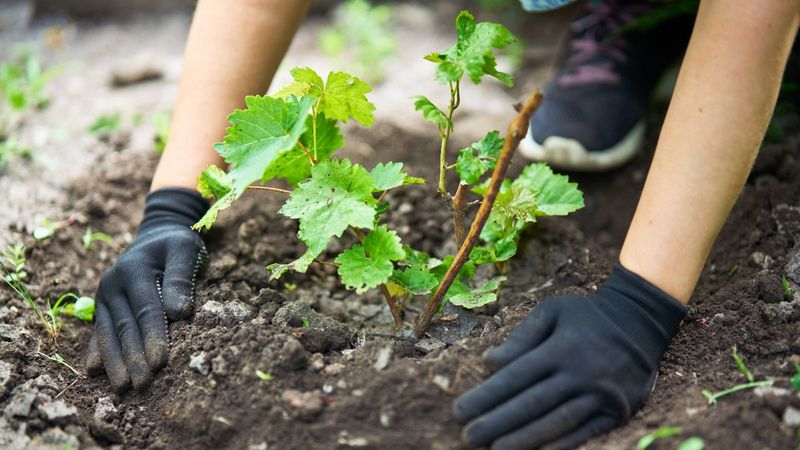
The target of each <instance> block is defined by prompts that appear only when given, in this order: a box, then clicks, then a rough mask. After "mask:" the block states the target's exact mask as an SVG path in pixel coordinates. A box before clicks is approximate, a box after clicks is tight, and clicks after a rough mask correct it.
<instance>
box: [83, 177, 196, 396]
mask: <svg viewBox="0 0 800 450" xmlns="http://www.w3.org/2000/svg"><path fill="white" fill-rule="evenodd" d="M207 209H208V203H207V202H206V200H205V199H203V197H201V196H200V194H198V193H197V192H194V191H190V190H188V189H180V188H164V189H159V190H157V191H154V192H151V193H150V194H149V195H148V196H147V201H146V203H145V210H144V217H143V218H142V223H141V224H140V226H139V233H138V234H137V236H136V239H135V240H134V241H133V243H132V244H131V245H130V246H129V247H128V248H127V249H126V250H125V251H124V252H123V253H122V254H121V255H120V257H119V259H117V262H116V263H115V264H114V266H113V267H111V269H109V270H108V272H106V274H105V275H104V276H103V278H102V280H101V281H100V287H99V288H98V289H97V296H96V307H95V324H94V331H93V332H92V338H91V341H90V343H89V355H88V359H87V365H88V367H89V372H90V373H92V374H99V373H101V372H102V369H103V368H105V372H106V374H107V375H108V379H109V381H110V382H111V385H112V386H113V388H114V389H115V390H116V391H118V392H124V391H126V390H128V389H129V388H130V386H131V385H132V386H133V388H134V389H141V388H143V387H146V386H147V385H148V384H149V383H150V381H151V380H152V377H153V373H154V372H155V371H157V370H159V369H161V368H162V367H164V366H165V365H166V363H167V357H168V354H169V342H168V336H167V319H168V318H169V319H170V320H181V319H185V318H187V317H188V316H189V315H190V314H191V313H192V306H193V302H194V282H195V277H196V276H197V272H198V271H199V270H200V267H201V266H202V264H203V263H204V262H205V259H206V248H205V245H204V243H203V239H202V238H201V237H200V234H198V233H197V232H195V231H192V230H191V228H190V227H191V226H192V225H193V224H194V223H195V222H197V221H198V220H199V219H200V217H202V215H203V214H204V213H205V212H206V210H207Z"/></svg>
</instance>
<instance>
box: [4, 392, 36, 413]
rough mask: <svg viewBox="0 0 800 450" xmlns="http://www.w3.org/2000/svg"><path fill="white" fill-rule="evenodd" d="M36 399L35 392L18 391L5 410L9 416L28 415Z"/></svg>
mask: <svg viewBox="0 0 800 450" xmlns="http://www.w3.org/2000/svg"><path fill="white" fill-rule="evenodd" d="M35 400H36V393H35V392H17V394H15V395H14V396H13V397H12V398H11V401H9V402H8V404H7V405H6V408H5V410H4V412H5V415H6V416H7V417H28V415H29V414H30V413H31V408H32V407H33V402H34V401H35Z"/></svg>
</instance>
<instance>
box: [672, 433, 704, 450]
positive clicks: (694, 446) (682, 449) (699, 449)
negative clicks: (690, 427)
mask: <svg viewBox="0 0 800 450" xmlns="http://www.w3.org/2000/svg"><path fill="white" fill-rule="evenodd" d="M705 446H706V444H705V442H703V439H702V438H701V437H699V436H692V437H690V438H689V439H687V440H685V441H683V442H681V443H680V444H679V445H678V447H677V448H676V449H675V450H703V448H705Z"/></svg>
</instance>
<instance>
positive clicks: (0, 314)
mask: <svg viewBox="0 0 800 450" xmlns="http://www.w3.org/2000/svg"><path fill="white" fill-rule="evenodd" d="M18 312H19V310H18V309H17V307H16V306H0V320H2V321H3V322H10V321H11V319H13V318H14V317H16V315H17V313H18Z"/></svg>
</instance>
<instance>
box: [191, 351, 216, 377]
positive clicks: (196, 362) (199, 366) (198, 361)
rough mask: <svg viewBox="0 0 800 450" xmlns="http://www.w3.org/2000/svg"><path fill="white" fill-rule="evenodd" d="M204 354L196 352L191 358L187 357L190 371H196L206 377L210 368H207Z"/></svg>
mask: <svg viewBox="0 0 800 450" xmlns="http://www.w3.org/2000/svg"><path fill="white" fill-rule="evenodd" d="M206 357H207V355H206V352H202V351H201V352H197V353H194V354H193V355H192V356H190V357H189V367H190V368H192V369H196V370H197V371H198V372H200V373H202V374H203V375H208V372H209V370H211V368H210V367H208V363H207V362H206Z"/></svg>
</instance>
